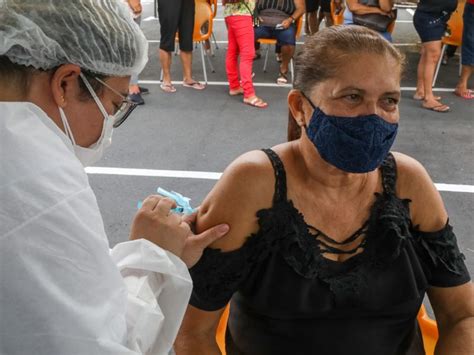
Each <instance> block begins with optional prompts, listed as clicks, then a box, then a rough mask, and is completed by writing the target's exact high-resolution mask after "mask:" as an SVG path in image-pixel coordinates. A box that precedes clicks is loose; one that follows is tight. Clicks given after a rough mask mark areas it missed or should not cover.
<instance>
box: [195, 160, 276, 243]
mask: <svg viewBox="0 0 474 355" xmlns="http://www.w3.org/2000/svg"><path fill="white" fill-rule="evenodd" d="M273 187H274V177H273V169H272V167H271V164H270V161H269V160H268V158H267V156H266V155H265V153H263V152H261V151H252V152H249V153H246V154H244V155H242V156H240V157H239V158H237V159H236V160H235V161H234V162H233V163H232V164H230V165H229V167H228V168H227V169H226V170H225V171H224V174H223V175H222V177H221V179H220V180H219V181H218V182H217V184H216V185H215V186H214V188H213V189H212V190H211V192H210V193H209V195H208V196H207V197H206V198H205V200H204V202H203V203H202V205H201V206H200V208H199V213H198V217H197V221H196V231H197V233H200V232H202V231H204V230H206V229H208V228H210V227H212V226H214V225H216V224H219V223H227V224H229V226H230V231H229V233H228V234H227V235H226V236H225V237H224V238H221V239H220V240H218V241H216V242H214V243H213V244H212V245H211V246H210V247H211V248H219V249H221V250H223V251H230V250H235V249H238V248H240V247H241V246H242V245H243V243H244V242H245V239H246V237H248V236H249V235H250V234H251V233H255V232H257V230H258V221H257V216H256V212H257V211H258V210H260V209H262V208H270V207H271V204H272V196H273V191H274V189H273Z"/></svg>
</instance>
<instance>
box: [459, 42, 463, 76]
mask: <svg viewBox="0 0 474 355" xmlns="http://www.w3.org/2000/svg"><path fill="white" fill-rule="evenodd" d="M461 47H462V46H461ZM461 73H462V53H460V54H459V73H458V75H459V77H460V76H461Z"/></svg>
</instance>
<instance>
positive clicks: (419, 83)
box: [413, 45, 425, 100]
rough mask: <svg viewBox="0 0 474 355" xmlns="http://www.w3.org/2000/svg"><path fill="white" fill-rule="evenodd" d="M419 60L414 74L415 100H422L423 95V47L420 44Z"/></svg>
mask: <svg viewBox="0 0 474 355" xmlns="http://www.w3.org/2000/svg"><path fill="white" fill-rule="evenodd" d="M420 54H421V55H420V61H419V62H418V69H417V75H416V91H415V95H413V98H414V99H415V100H422V99H423V97H424V95H425V85H424V81H423V74H424V72H425V47H424V45H422V46H421V53H420Z"/></svg>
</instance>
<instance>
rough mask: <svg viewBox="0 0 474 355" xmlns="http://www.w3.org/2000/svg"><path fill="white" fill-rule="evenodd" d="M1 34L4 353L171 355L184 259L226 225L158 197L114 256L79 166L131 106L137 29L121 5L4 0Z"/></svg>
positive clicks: (185, 292) (141, 46)
mask: <svg viewBox="0 0 474 355" xmlns="http://www.w3.org/2000/svg"><path fill="white" fill-rule="evenodd" d="M32 9H34V11H32ZM0 38H1V41H0V82H1V83H2V86H1V88H0V116H1V119H0V155H1V157H0V201H1V203H0V285H1V286H0V310H1V311H0V313H1V316H0V353H2V354H9V355H17V354H18V355H25V354H35V355H51V354H68V355H69V354H71V355H74V354H78V355H79V354H81V355H82V354H101V355H117V354H130V355H131V354H142V353H147V354H158V355H164V354H168V351H169V350H170V348H171V346H172V344H173V341H174V337H175V335H176V333H177V330H178V327H179V325H180V322H181V319H182V316H183V314H184V310H185V307H186V304H187V302H188V299H189V295H190V293H191V288H192V282H191V279H190V276H189V273H188V267H190V266H191V265H192V264H194V263H195V262H196V261H197V259H198V258H199V257H200V255H201V253H202V249H203V248H204V246H205V245H206V244H208V243H209V242H210V241H211V240H214V239H215V238H217V237H219V236H220V235H222V233H223V232H222V231H218V230H217V229H213V230H210V231H208V232H206V233H204V234H201V235H199V236H194V235H192V233H191V231H190V227H189V225H188V223H189V222H191V221H192V218H190V219H189V220H184V219H182V218H181V217H180V216H178V215H176V214H173V213H170V209H171V208H172V207H173V206H174V203H173V202H172V201H170V200H168V199H162V198H160V197H159V196H150V197H148V198H147V199H146V200H145V201H144V203H143V207H142V208H141V209H140V210H139V212H138V213H137V215H136V217H135V219H134V221H133V224H132V228H131V231H130V241H128V242H125V243H119V244H117V245H116V246H115V247H114V248H113V249H112V250H109V244H108V240H107V236H106V235H105V231H104V225H103V221H102V217H101V214H100V211H99V208H98V205H97V201H96V198H95V195H94V193H93V191H92V189H91V187H90V185H89V181H88V177H87V175H86V173H85V172H84V165H89V164H93V163H94V162H96V161H97V160H98V159H100V157H101V156H102V153H103V151H104V149H106V148H107V146H108V145H110V143H111V139H112V129H113V125H117V124H120V123H121V122H123V120H125V119H126V117H127V116H128V115H129V114H130V113H131V111H132V110H133V108H134V107H135V106H134V105H133V103H131V102H130V101H128V100H127V99H126V96H127V92H128V85H129V79H130V75H131V74H132V73H138V72H140V71H141V70H142V68H143V67H144V65H145V64H146V61H147V53H148V52H147V51H148V45H147V42H146V39H145V37H144V36H143V33H142V32H141V30H140V29H139V27H138V26H137V25H136V24H135V23H134V22H133V20H132V18H131V16H130V13H129V10H128V9H127V7H126V5H125V4H123V3H122V2H120V1H115V0H100V1H98V0H67V1H66V0H56V1H51V0H48V1H39V0H6V1H2V2H1V3H0ZM97 48H100V50H97ZM225 228H226V227H225V226H224V229H225ZM180 258H182V260H184V261H185V262H183V261H182V260H181V259H180ZM185 263H186V264H185Z"/></svg>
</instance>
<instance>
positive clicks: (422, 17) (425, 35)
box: [413, 10, 451, 43]
mask: <svg viewBox="0 0 474 355" xmlns="http://www.w3.org/2000/svg"><path fill="white" fill-rule="evenodd" d="M450 16H451V13H449V12H443V13H431V12H424V11H420V10H416V11H415V15H414V16H413V25H414V26H415V29H416V32H418V35H419V36H420V38H421V42H423V43H425V42H431V41H440V40H441V38H443V36H444V35H445V34H446V23H447V22H448V20H449V17H450Z"/></svg>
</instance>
